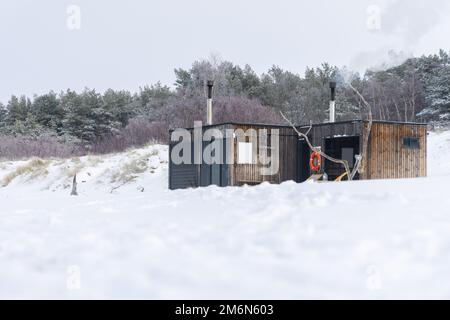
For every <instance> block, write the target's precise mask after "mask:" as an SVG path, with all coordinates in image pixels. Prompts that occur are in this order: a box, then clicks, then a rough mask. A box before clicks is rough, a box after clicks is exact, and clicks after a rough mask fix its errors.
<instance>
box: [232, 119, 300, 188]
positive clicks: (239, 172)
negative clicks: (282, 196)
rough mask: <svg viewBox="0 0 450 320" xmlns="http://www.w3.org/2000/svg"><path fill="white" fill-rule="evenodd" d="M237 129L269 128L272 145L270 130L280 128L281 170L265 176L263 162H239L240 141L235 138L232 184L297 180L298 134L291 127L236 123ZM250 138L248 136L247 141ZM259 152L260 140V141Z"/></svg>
mask: <svg viewBox="0 0 450 320" xmlns="http://www.w3.org/2000/svg"><path fill="white" fill-rule="evenodd" d="M235 129H242V130H243V131H244V132H245V131H246V130H248V129H255V130H257V131H258V130H261V129H267V131H268V133H269V137H268V140H269V143H268V144H269V145H268V147H269V148H271V146H270V132H271V130H272V129H277V130H279V171H278V173H277V174H275V175H271V176H264V175H262V174H261V169H262V168H263V167H264V165H262V164H261V163H259V162H258V163H257V164H239V163H238V151H237V150H238V141H237V139H234V143H233V150H232V155H233V164H231V165H230V168H229V172H230V175H229V179H230V182H231V183H230V185H232V186H241V185H244V184H248V185H256V184H260V183H262V182H269V183H281V182H284V181H289V180H294V181H295V180H296V178H297V140H298V138H297V134H296V133H295V132H294V130H293V129H292V128H289V127H273V126H270V125H268V126H261V125H236V126H235ZM249 141H250V139H249V138H246V142H249ZM257 150H258V152H259V141H258V149H257ZM269 150H271V149H269Z"/></svg>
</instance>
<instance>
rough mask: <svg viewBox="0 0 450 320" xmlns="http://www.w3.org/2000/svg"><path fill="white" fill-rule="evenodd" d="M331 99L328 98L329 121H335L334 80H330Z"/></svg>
mask: <svg viewBox="0 0 450 320" xmlns="http://www.w3.org/2000/svg"><path fill="white" fill-rule="evenodd" d="M330 89H331V100H330V122H331V123H333V122H336V82H335V81H330Z"/></svg>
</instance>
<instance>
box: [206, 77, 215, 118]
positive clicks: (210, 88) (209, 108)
mask: <svg viewBox="0 0 450 320" xmlns="http://www.w3.org/2000/svg"><path fill="white" fill-rule="evenodd" d="M206 85H207V86H208V100H207V105H206V124H207V125H208V126H210V125H212V124H213V120H212V119H213V109H212V93H213V87H214V81H212V80H208V81H207V82H206Z"/></svg>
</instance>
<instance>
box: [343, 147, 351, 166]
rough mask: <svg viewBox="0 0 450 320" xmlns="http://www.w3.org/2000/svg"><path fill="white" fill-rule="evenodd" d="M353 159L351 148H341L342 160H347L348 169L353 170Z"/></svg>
mask: <svg viewBox="0 0 450 320" xmlns="http://www.w3.org/2000/svg"><path fill="white" fill-rule="evenodd" d="M353 158H354V152H353V148H342V160H347V162H348V166H349V167H350V168H353Z"/></svg>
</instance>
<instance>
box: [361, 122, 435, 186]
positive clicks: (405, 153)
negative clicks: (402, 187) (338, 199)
mask: <svg viewBox="0 0 450 320" xmlns="http://www.w3.org/2000/svg"><path fill="white" fill-rule="evenodd" d="M364 128H365V130H364V134H367V124H366V123H365V126H364ZM404 138H417V139H418V140H419V148H418V149H412V148H407V147H405V146H404V145H403V139H404ZM426 150H427V127H426V126H423V125H416V124H392V123H373V125H372V130H371V134H370V139H369V148H368V152H369V155H368V157H365V159H366V161H365V163H364V165H365V167H364V173H363V176H362V177H363V178H364V179H402V178H418V177H426V176H427V152H426Z"/></svg>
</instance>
